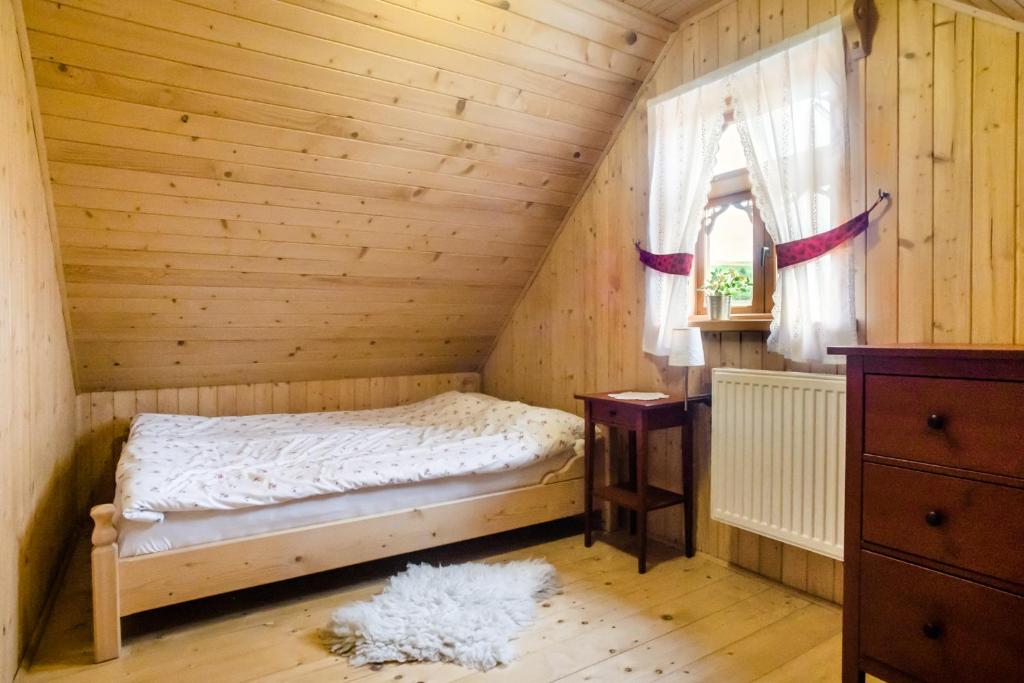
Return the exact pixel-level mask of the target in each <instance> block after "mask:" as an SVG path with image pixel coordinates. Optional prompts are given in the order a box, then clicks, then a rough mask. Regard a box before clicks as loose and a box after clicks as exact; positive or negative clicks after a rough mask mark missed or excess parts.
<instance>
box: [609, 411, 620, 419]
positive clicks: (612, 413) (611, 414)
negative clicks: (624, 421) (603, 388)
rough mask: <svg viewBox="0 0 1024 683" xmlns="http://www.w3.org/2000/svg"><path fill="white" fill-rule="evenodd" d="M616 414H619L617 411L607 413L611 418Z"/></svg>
mask: <svg viewBox="0 0 1024 683" xmlns="http://www.w3.org/2000/svg"><path fill="white" fill-rule="evenodd" d="M618 414H619V411H617V410H609V411H608V415H610V416H611V417H615V416H616V415H618Z"/></svg>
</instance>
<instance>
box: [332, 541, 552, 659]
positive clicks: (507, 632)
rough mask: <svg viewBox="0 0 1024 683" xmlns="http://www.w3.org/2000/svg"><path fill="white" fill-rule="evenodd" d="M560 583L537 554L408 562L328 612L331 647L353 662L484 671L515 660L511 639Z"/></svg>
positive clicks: (530, 620) (529, 621)
mask: <svg viewBox="0 0 1024 683" xmlns="http://www.w3.org/2000/svg"><path fill="white" fill-rule="evenodd" d="M557 591H558V574H557V573H556V572H555V568H554V567H552V566H551V565H550V564H548V563H547V562H544V561H542V560H525V561H521V562H506V563H504V564H482V563H479V562H469V563H466V564H459V565H452V566H448V567H433V566H431V565H428V564H416V565H409V566H408V567H407V568H406V570H405V571H404V572H402V573H400V574H398V575H397V576H394V577H392V578H391V579H390V580H389V581H388V583H387V585H386V586H385V588H384V591H383V592H382V593H380V594H379V595H376V596H374V597H373V598H372V599H371V600H369V601H367V602H358V603H355V604H352V605H346V606H345V607H341V608H340V609H338V610H336V611H335V612H334V614H332V615H331V621H330V623H329V624H328V626H327V638H328V640H329V641H330V642H331V650H332V651H333V652H336V653H342V654H348V655H349V656H350V662H351V663H352V664H353V665H355V666H359V665H362V664H371V663H382V662H413V661H427V662H454V663H455V664H460V665H462V666H465V667H469V668H473V669H478V670H480V671H487V670H488V669H491V668H494V667H495V666H498V665H499V664H505V663H507V662H510V661H512V659H513V658H514V657H515V648H514V647H513V646H512V642H511V641H512V639H513V638H514V637H515V636H516V634H517V633H518V632H519V630H520V629H522V628H523V627H525V626H527V625H528V624H530V623H531V622H532V621H533V618H534V613H535V611H536V603H537V601H538V600H542V599H544V598H546V597H549V596H551V595H553V594H554V593H556V592H557Z"/></svg>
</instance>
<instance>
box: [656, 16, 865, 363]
mask: <svg viewBox="0 0 1024 683" xmlns="http://www.w3.org/2000/svg"><path fill="white" fill-rule="evenodd" d="M680 90H681V92H680V93H679V94H674V93H667V94H666V95H664V96H662V97H661V98H658V99H656V100H653V101H651V102H650V103H649V104H648V124H649V137H648V141H649V150H648V151H649V159H650V163H651V192H650V217H649V223H648V245H649V246H648V247H647V249H648V250H649V251H652V252H654V253H658V254H671V253H680V252H686V253H692V252H693V250H694V247H695V245H696V240H697V236H698V233H699V231H700V226H701V213H702V211H703V209H704V207H705V205H706V203H707V199H708V193H709V192H710V188H711V179H712V169H713V168H714V163H715V156H716V155H717V152H718V143H719V141H720V139H721V136H722V128H723V122H724V112H725V109H726V100H727V98H731V102H732V107H733V111H734V116H735V122H736V126H737V128H738V130H739V133H740V138H741V140H742V141H743V146H744V152H745V154H746V157H747V165H748V168H749V171H750V179H751V186H752V190H753V194H754V198H755V200H756V202H757V205H758V207H759V209H760V211H761V217H762V218H763V219H764V223H765V227H766V229H767V230H768V233H769V234H770V235H771V237H772V239H773V240H774V241H775V243H776V244H782V243H785V242H790V241H792V240H796V239H801V238H804V237H810V236H812V235H816V234H818V233H821V232H825V231H827V230H829V229H831V228H832V227H834V226H836V225H838V224H840V223H842V222H843V221H846V220H847V219H849V218H850V197H849V188H850V182H849V180H850V179H849V149H848V147H849V143H848V137H849V135H848V124H847V101H846V92H847V91H846V54H845V46H844V42H843V34H842V28H841V25H840V23H839V21H838V20H832V21H830V22H828V23H826V24H822V25H821V26H819V27H816V28H815V29H813V30H812V31H809V32H808V33H807V34H804V35H802V36H797V37H796V38H794V39H792V40H791V41H788V42H787V43H785V44H783V45H781V46H779V47H777V48H775V49H774V50H773V51H772V52H770V53H768V54H764V55H754V56H753V58H750V59H749V60H748V61H747V62H745V63H743V64H741V65H739V66H738V67H737V69H736V70H735V71H734V72H733V73H731V74H727V75H720V76H716V75H714V74H712V75H711V76H710V77H706V78H705V79H703V80H701V81H699V82H697V83H695V84H689V85H687V86H684V87H683V88H680ZM853 267H854V266H853V251H852V247H851V246H850V245H849V244H845V245H841V246H839V247H837V248H835V249H833V250H832V251H830V252H828V253H826V254H824V255H823V256H820V257H818V258H816V259H813V260H811V261H808V262H805V263H800V264H797V265H793V266H790V267H788V268H784V269H782V270H780V271H779V274H778V279H777V281H776V286H775V299H774V308H773V311H772V326H771V334H770V336H769V338H768V348H769V350H771V351H775V352H777V353H780V354H782V355H783V356H785V357H786V358H789V359H791V360H794V361H799V362H823V363H830V362H831V363H839V362H842V359H841V358H836V357H831V356H828V355H826V354H825V348H826V347H827V346H830V345H846V344H856V342H857V324H856V314H855V310H856V307H855V303H854V292H855V290H854V286H853V284H854V274H853ZM646 278H647V289H646V291H647V300H646V311H645V318H644V339H643V349H644V351H646V352H648V353H652V354H654V355H658V356H664V355H668V352H669V340H670V338H671V334H672V330H673V329H674V328H678V327H685V326H686V325H687V321H688V319H689V316H690V304H691V300H690V297H691V292H690V277H689V276H679V275H666V274H663V273H659V272H657V271H655V270H652V269H650V268H648V269H646Z"/></svg>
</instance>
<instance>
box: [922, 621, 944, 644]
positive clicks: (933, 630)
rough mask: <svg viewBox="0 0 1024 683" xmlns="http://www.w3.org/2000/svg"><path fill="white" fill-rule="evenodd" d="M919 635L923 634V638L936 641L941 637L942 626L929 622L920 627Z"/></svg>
mask: <svg viewBox="0 0 1024 683" xmlns="http://www.w3.org/2000/svg"><path fill="white" fill-rule="evenodd" d="M921 633H923V634H924V637H925V638H927V639H928V640H938V639H939V638H941V637H942V624H939V623H936V622H934V621H929V622H928V623H926V624H925V625H924V626H922V627H921Z"/></svg>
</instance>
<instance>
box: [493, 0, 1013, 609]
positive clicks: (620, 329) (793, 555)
mask: <svg viewBox="0 0 1024 683" xmlns="http://www.w3.org/2000/svg"><path fill="white" fill-rule="evenodd" d="M877 4H878V7H879V11H880V15H881V20H880V23H879V31H878V34H877V36H876V39H875V45H874V52H873V53H872V55H871V57H870V58H868V59H867V60H866V61H865V62H864V63H862V64H859V65H857V69H856V71H855V72H854V74H853V75H852V76H851V79H852V80H851V89H852V91H853V92H854V94H855V95H856V94H857V93H861V97H862V99H861V100H860V101H856V100H855V101H854V107H853V109H852V111H853V112H854V116H855V117H859V118H861V119H863V130H862V131H861V130H860V128H859V127H857V126H855V128H856V130H854V131H851V139H852V142H853V144H854V145H855V148H854V149H853V164H854V169H855V171H856V173H857V177H856V178H855V185H856V187H855V188H854V190H853V196H854V200H855V204H856V205H863V202H864V199H865V197H867V198H871V197H873V195H874V193H875V191H876V190H877V189H878V188H885V189H888V190H890V191H891V192H893V194H894V198H893V202H892V204H891V205H890V206H888V207H887V208H886V210H885V211H884V212H883V213H881V214H878V215H877V216H878V217H877V219H876V220H874V221H873V222H872V225H871V228H870V230H869V233H868V235H867V237H866V238H865V239H863V240H859V241H858V242H857V244H856V248H857V250H858V253H857V258H856V263H857V267H858V275H857V283H858V284H857V287H858V292H859V293H860V296H861V299H862V300H861V301H860V302H859V306H858V311H859V318H860V319H859V321H858V322H859V326H860V332H861V335H862V337H863V338H865V339H866V340H867V341H870V342H874V343H885V342H898V341H902V342H918V341H925V342H930V341H960V342H971V341H973V342H977V343H980V342H984V341H990V340H991V341H996V340H1006V341H1012V340H1013V339H1014V338H1015V335H1016V339H1017V340H1018V341H1019V340H1021V338H1022V336H1024V333H1022V332H1021V330H1022V329H1024V317H1022V315H1024V314H1021V311H1022V310H1024V305H1021V304H1020V295H1019V294H1018V295H1017V298H1016V309H1015V294H1014V292H1015V291H1016V292H1021V291H1024V268H1022V267H1020V266H1019V265H1018V264H1019V263H1020V256H1019V254H1020V253H1021V252H1022V251H1024V250H1022V248H1021V245H1024V227H1022V221H1024V209H1021V208H1020V206H1021V202H1020V197H1021V196H1022V195H1021V194H1020V193H1019V190H1018V189H1015V188H1020V187H1022V186H1024V185H1022V183H1024V163H1022V161H1021V157H1022V155H1024V141H1022V140H1021V138H1024V135H1021V134H1020V131H1021V130H1024V111H1022V108H1021V107H1018V106H1017V104H1016V102H1018V101H1020V98H1022V97H1024V79H1022V78H1021V66H1020V65H1021V60H1022V59H1024V48H1022V47H1021V42H1022V41H1021V37H1020V34H1017V33H1015V32H1013V31H1012V30H1010V29H1009V28H1007V27H1006V26H1005V25H1000V24H995V23H989V22H985V21H982V20H979V19H977V18H975V16H974V14H971V13H965V12H955V11H953V10H950V9H949V8H948V7H946V6H945V4H946V3H943V4H942V5H938V4H932V3H931V2H927V1H925V0H877ZM642 6H644V7H648V8H649V7H650V5H642ZM835 11H836V3H832V2H820V1H819V0H813V1H810V0H735V1H733V2H724V3H718V4H717V5H716V6H715V7H714V8H713V9H712V10H709V12H710V13H707V14H705V15H703V16H701V15H698V16H695V17H694V18H693V19H692V20H691V21H687V22H684V23H683V24H682V25H681V26H680V29H679V31H678V33H677V34H676V35H675V36H674V38H673V39H672V40H671V41H670V43H669V45H668V47H667V48H666V54H665V56H664V58H663V61H662V62H661V65H660V67H659V68H658V70H657V71H656V72H655V73H654V74H652V77H651V79H650V80H649V82H648V84H646V85H645V86H644V87H643V88H642V89H641V94H640V103H639V106H638V107H637V109H636V111H634V112H633V113H632V114H630V116H629V117H628V119H627V121H626V124H625V126H624V128H623V130H622V132H621V134H620V135H619V136H618V137H617V138H616V140H615V141H614V143H613V146H612V148H611V149H610V151H609V154H608V156H607V158H606V159H605V160H604V161H603V162H602V164H601V165H600V166H599V168H598V170H597V173H596V175H595V176H594V179H593V182H592V183H591V185H590V186H589V187H588V188H587V189H586V190H585V192H584V195H583V197H582V199H581V201H580V203H579V204H578V205H577V206H576V208H575V209H574V211H573V213H572V215H570V217H569V219H568V220H567V222H566V224H565V227H564V228H563V230H562V232H561V233H560V234H559V235H558V236H557V237H556V239H555V242H554V245H553V247H552V248H551V250H550V252H549V255H548V257H547V261H546V262H545V265H544V267H542V269H541V270H540V271H539V273H538V275H537V277H536V279H535V280H534V281H533V282H532V284H531V285H530V286H529V288H528V289H527V293H526V294H525V296H524V298H523V299H522V300H521V301H520V302H519V304H518V305H517V307H516V308H515V311H514V313H513V315H512V318H511V320H510V322H509V324H508V325H507V326H506V328H505V329H504V331H503V332H502V334H501V335H500V336H499V337H498V341H497V343H496V345H495V347H494V351H493V352H492V354H491V356H490V358H489V359H488V362H487V364H486V366H485V369H484V387H485V390H486V391H487V392H488V393H493V394H495V395H498V396H501V397H504V398H516V399H521V400H526V401H530V402H536V403H547V404H549V405H554V406H558V407H562V408H568V409H573V410H579V406H577V405H575V403H574V402H573V401H572V400H571V395H572V393H573V392H576V391H600V390H606V389H614V388H632V387H636V388H651V389H655V388H657V389H667V390H675V391H678V390H679V388H680V387H679V383H680V382H681V375H680V374H679V371H678V370H676V369H672V368H668V367H666V366H665V365H664V363H663V362H662V360H663V359H655V358H652V357H649V356H645V355H644V354H642V353H641V352H640V349H639V341H640V335H641V326H642V319H643V280H642V277H643V274H642V270H641V267H640V265H639V263H638V262H637V261H636V258H635V254H634V250H633V241H634V240H635V239H643V238H644V234H645V230H646V228H645V221H646V216H645V212H646V203H647V196H646V187H647V152H646V145H647V139H646V121H645V115H644V106H643V102H644V100H645V99H646V98H647V97H650V96H652V95H655V94H657V93H659V92H663V91H664V90H666V89H669V88H671V87H673V86H675V85H678V84H679V83H682V82H685V81H687V80H690V79H692V78H694V77H697V76H699V75H701V74H702V73H706V72H707V71H708V70H711V69H712V68H714V67H715V66H717V65H724V64H728V63H729V62H730V61H733V60H735V59H736V58H737V57H742V56H745V55H748V54H751V53H753V52H756V51H757V49H759V48H761V47H766V46H768V45H770V44H772V43H773V42H776V41H779V40H782V39H784V38H785V37H787V36H791V35H794V34H796V33H799V32H800V31H802V30H804V29H805V28H807V26H808V25H809V24H811V23H812V22H818V21H821V20H823V19H825V18H827V17H828V16H830V15H831V14H832V13H834V12H835ZM982 42H983V43H984V45H982V44H981V43H982ZM997 83H998V84H999V85H998V86H997V85H996V84H997ZM997 88H998V89H999V92H998V93H996V92H995V89H997ZM626 160H628V161H626ZM627 169H628V170H627ZM1015 201H1016V215H1014V206H1015V204H1014V202H1015ZM573 255H575V260H574V263H575V268H574V269H573V270H568V269H564V268H562V267H560V266H559V265H557V264H561V263H563V262H568V261H569V260H572V259H573V258H574V256H573ZM552 262H555V263H556V265H554V266H552V265H550V264H551V263H552ZM581 289H582V290H583V291H582V292H581V291H580V290H581ZM551 300H555V301H558V304H557V305H554V306H550V305H549V304H548V302H549V301H551ZM539 330H544V333H543V335H538V334H537V332H538V331H539ZM704 345H705V356H706V358H707V363H708V367H707V368H705V369H703V370H702V371H701V372H695V373H691V388H693V389H705V390H706V389H707V388H708V387H709V386H710V372H709V368H711V367H715V366H727V367H730V366H731V367H752V368H762V367H763V368H769V369H790V370H803V371H808V370H809V371H817V372H835V371H836V368H834V367H821V366H814V365H806V364H794V363H789V362H787V361H784V360H783V359H782V358H780V357H778V356H776V355H774V354H769V353H767V352H766V349H765V346H764V338H763V335H762V334H760V333H753V332H751V333H747V332H742V333H741V332H729V333H719V334H705V335H704ZM548 346H550V348H548ZM541 358H544V359H547V358H563V359H565V360H564V361H563V362H564V363H566V365H561V366H559V365H555V366H553V367H550V370H548V371H545V370H544V369H543V368H545V367H547V363H548V362H549V361H547V360H545V361H544V363H541V362H540V359H541ZM697 438H698V444H699V446H700V447H699V449H698V453H697V458H698V466H697V473H696V475H697V482H696V488H697V499H696V503H697V508H698V517H699V520H698V529H697V543H698V548H699V549H701V550H703V551H704V552H709V553H711V554H714V555H717V556H718V557H721V558H724V559H727V560H730V561H732V562H735V563H737V564H740V565H742V566H744V567H746V568H748V569H751V570H753V571H757V572H760V573H762V574H765V575H767V576H770V577H772V578H776V579H780V580H782V581H783V582H784V583H786V584H788V585H791V586H794V587H797V588H800V589H803V590H808V591H810V592H812V593H814V594H816V595H819V596H822V597H824V598H827V599H832V600H837V601H838V600H840V599H841V596H842V565H841V563H837V562H834V561H832V560H830V559H828V558H824V557H821V556H817V555H814V554H811V553H807V552H805V551H803V550H800V549H798V548H794V547H791V546H787V545H784V544H781V543H778V542H776V541H772V540H770V539H764V538H758V537H757V536H755V535H753V534H750V533H748V532H745V531H740V530H737V529H733V528H730V527H726V526H724V525H720V524H717V523H715V522H712V521H711V520H710V518H709V513H708V509H709V507H708V499H707V498H708V481H707V476H708V469H709V467H708V458H709V450H710V449H709V445H710V433H709V416H708V415H707V412H706V411H703V410H702V413H701V416H700V420H699V424H698V437H697ZM654 447H655V449H656V450H657V452H658V453H659V456H658V457H657V458H656V459H655V462H656V463H657V464H656V468H655V469H656V472H655V473H654V474H653V475H652V476H653V478H654V479H656V480H662V481H668V482H671V481H673V479H671V478H670V476H671V475H672V472H673V468H674V467H675V464H674V460H675V459H674V458H673V457H672V456H671V455H670V454H673V453H675V450H674V447H673V446H672V445H671V444H667V443H666V442H665V440H664V439H662V440H660V441H658V440H655V442H654ZM651 526H652V528H653V529H655V531H656V533H657V534H658V535H659V536H660V537H661V538H662V539H663V540H666V541H669V542H676V543H678V542H679V541H680V525H679V523H678V519H677V517H675V516H672V515H670V514H667V513H664V512H661V513H656V515H655V516H654V517H653V518H652V524H651Z"/></svg>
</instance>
